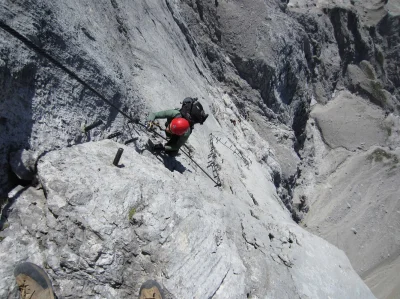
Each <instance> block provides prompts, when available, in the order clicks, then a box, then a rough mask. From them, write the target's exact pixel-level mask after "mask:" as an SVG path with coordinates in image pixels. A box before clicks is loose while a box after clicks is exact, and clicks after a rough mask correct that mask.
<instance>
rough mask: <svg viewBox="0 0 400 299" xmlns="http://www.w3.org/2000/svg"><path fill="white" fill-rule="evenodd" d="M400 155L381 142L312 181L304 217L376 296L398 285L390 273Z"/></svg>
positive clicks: (399, 209) (399, 231) (399, 242)
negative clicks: (340, 252)
mask: <svg viewBox="0 0 400 299" xmlns="http://www.w3.org/2000/svg"><path fill="white" fill-rule="evenodd" d="M399 159H400V157H399V150H396V151H390V150H389V149H387V148H380V147H373V148H371V149H370V150H369V151H367V152H362V153H359V154H357V155H354V156H352V157H351V158H349V159H347V160H346V161H345V162H344V163H342V164H341V165H340V167H338V169H337V170H336V171H335V172H334V173H332V174H331V175H330V176H329V177H328V178H327V179H326V180H325V181H324V182H322V183H321V184H319V185H318V186H317V188H316V192H315V196H318V200H317V201H315V202H314V204H313V206H312V207H311V209H310V212H309V214H307V216H306V218H305V219H304V223H305V224H306V225H307V227H308V229H310V230H311V231H313V232H315V233H317V234H318V235H320V236H322V237H323V238H324V239H326V240H328V241H329V242H331V243H332V244H335V245H336V246H338V247H339V248H341V249H343V250H344V251H345V252H346V254H347V256H348V257H349V259H350V260H351V263H352V265H353V266H354V268H355V270H356V271H357V272H358V273H359V274H360V275H361V277H363V278H364V279H365V280H366V282H367V283H368V284H369V286H370V287H371V288H372V290H373V292H374V294H375V295H377V296H378V297H380V298H384V297H385V296H384V295H385V294H386V295H388V294H391V293H392V294H394V293H395V292H396V290H397V286H398V284H399V281H398V277H397V275H394V276H393V272H392V271H394V270H395V269H398V261H397V260H396V259H397V257H398V253H399V252H398V250H399V246H400V237H399V236H400V222H399V219H400V217H399V213H400V203H399V201H398V197H399V190H398V188H397V186H396V182H398V181H399V178H400V177H399V176H400V172H399V169H400V168H399V166H400V164H399ZM394 277H396V279H394ZM394 298H395V297H394Z"/></svg>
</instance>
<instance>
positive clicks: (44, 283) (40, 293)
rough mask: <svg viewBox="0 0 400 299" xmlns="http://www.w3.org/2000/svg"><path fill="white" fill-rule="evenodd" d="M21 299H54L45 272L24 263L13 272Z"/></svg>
mask: <svg viewBox="0 0 400 299" xmlns="http://www.w3.org/2000/svg"><path fill="white" fill-rule="evenodd" d="M14 276H15V279H16V280H17V284H18V287H19V291H20V294H21V298H22V299H55V297H54V292H53V286H52V285H51V281H50V278H49V277H48V276H47V274H46V272H44V270H43V269H42V268H40V267H38V266H37V265H35V264H32V263H28V262H24V263H21V264H19V265H18V266H17V267H16V268H15V270H14Z"/></svg>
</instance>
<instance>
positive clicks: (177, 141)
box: [147, 109, 192, 151]
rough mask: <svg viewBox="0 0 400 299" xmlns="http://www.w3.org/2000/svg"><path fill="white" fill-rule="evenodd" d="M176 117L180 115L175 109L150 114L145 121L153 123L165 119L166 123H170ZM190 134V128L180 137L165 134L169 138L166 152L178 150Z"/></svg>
mask: <svg viewBox="0 0 400 299" xmlns="http://www.w3.org/2000/svg"><path fill="white" fill-rule="evenodd" d="M178 115H180V112H179V110H176V109H170V110H163V111H159V112H155V113H151V114H150V115H149V117H148V118H147V121H154V120H155V119H160V118H166V119H167V123H170V122H171V121H172V119H173V118H175V117H176V116H178ZM190 134H192V128H189V130H187V131H186V133H185V134H183V135H182V136H178V135H173V134H168V133H167V137H169V141H168V142H167V143H166V145H165V150H166V151H178V150H179V149H180V147H181V146H182V145H184V144H185V142H186V141H187V140H188V138H189V136H190Z"/></svg>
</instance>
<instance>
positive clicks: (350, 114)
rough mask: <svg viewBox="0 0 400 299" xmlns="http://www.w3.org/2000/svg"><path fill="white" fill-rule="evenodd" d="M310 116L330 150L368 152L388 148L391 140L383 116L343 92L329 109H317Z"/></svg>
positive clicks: (376, 108)
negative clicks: (376, 147) (340, 149)
mask: <svg viewBox="0 0 400 299" xmlns="http://www.w3.org/2000/svg"><path fill="white" fill-rule="evenodd" d="M311 116H312V117H313V118H315V121H316V123H317V125H318V127H319V128H320V130H321V134H322V138H323V139H324V141H325V142H326V144H327V145H328V146H329V147H331V148H338V147H343V148H346V149H348V150H351V151H355V150H356V149H357V148H361V149H368V148H369V147H371V146H373V145H385V142H386V140H387V138H388V132H387V130H386V129H385V126H384V123H383V121H384V119H385V114H384V112H383V111H382V110H381V109H379V108H378V107H374V106H373V105H372V104H369V103H368V102H367V101H365V100H363V99H362V98H360V97H357V96H355V95H353V94H351V93H349V92H347V91H342V92H340V93H339V94H338V95H337V96H336V98H335V99H334V100H332V101H330V102H329V103H328V104H327V105H326V106H320V105H316V106H315V107H314V108H313V110H312V112H311Z"/></svg>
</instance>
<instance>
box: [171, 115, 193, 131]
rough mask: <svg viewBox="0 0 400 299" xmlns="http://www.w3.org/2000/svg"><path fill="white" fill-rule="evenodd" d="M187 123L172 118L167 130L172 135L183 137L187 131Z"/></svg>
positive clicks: (182, 119) (181, 119)
mask: <svg viewBox="0 0 400 299" xmlns="http://www.w3.org/2000/svg"><path fill="white" fill-rule="evenodd" d="M189 127H190V125H189V122H188V121H187V120H186V119H184V118H181V117H177V118H174V119H173V120H172V121H171V123H170V124H169V129H170V130H171V133H172V134H175V135H183V134H185V133H186V131H187V130H188V129H189Z"/></svg>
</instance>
